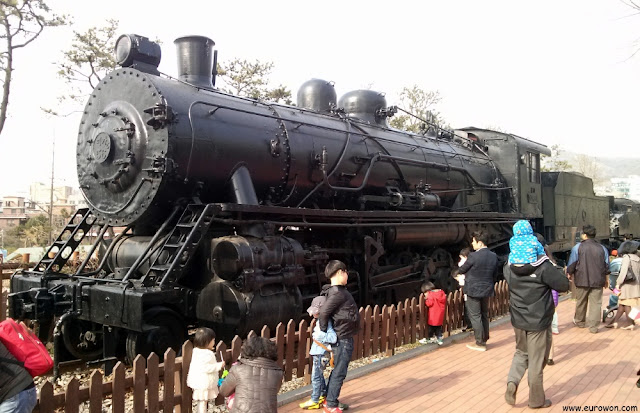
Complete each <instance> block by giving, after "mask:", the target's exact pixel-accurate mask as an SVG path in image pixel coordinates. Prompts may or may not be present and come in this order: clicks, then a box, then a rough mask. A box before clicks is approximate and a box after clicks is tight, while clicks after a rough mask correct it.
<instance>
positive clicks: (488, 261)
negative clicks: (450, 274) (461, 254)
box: [458, 248, 498, 298]
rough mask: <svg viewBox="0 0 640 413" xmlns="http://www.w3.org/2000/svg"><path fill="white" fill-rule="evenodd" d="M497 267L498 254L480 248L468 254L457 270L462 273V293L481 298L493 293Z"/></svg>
mask: <svg viewBox="0 0 640 413" xmlns="http://www.w3.org/2000/svg"><path fill="white" fill-rule="evenodd" d="M497 267H498V256H497V255H496V254H495V253H494V252H492V251H489V248H481V249H479V250H478V251H475V252H472V253H471V254H469V258H467V261H466V262H465V263H464V264H462V267H460V269H459V270H458V272H459V273H460V274H464V275H465V278H464V293H465V294H467V295H468V296H469V297H475V298H482V297H491V296H493V295H494V286H493V284H494V276H495V274H496V269H497Z"/></svg>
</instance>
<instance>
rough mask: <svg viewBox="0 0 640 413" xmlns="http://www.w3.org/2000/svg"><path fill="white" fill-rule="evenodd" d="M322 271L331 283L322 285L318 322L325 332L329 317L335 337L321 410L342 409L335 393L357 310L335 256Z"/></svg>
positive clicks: (347, 357) (343, 267)
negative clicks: (323, 298)
mask: <svg viewBox="0 0 640 413" xmlns="http://www.w3.org/2000/svg"><path fill="white" fill-rule="evenodd" d="M324 274H325V276H326V277H327V279H329V280H330V281H331V285H325V286H324V287H322V295H326V296H327V301H325V303H324V304H323V305H322V307H320V313H319V315H318V323H319V324H320V330H321V331H323V332H327V329H328V328H329V320H330V319H331V320H332V321H333V329H334V330H335V332H336V335H337V336H338V341H337V342H336V344H334V345H333V359H334V368H333V371H331V375H330V376H329V380H328V382H327V399H326V400H325V402H324V404H323V410H324V412H325V413H342V412H343V411H344V410H347V409H348V408H349V406H348V405H346V404H343V403H340V402H339V401H338V396H340V390H341V389H342V383H343V382H344V379H345V378H346V377H347V369H348V367H349V361H350V360H351V354H352V353H353V336H354V335H356V334H358V330H359V329H360V313H359V312H358V306H357V305H356V302H355V300H354V299H353V296H352V295H351V293H350V292H349V290H347V287H346V285H347V280H348V279H349V273H348V272H347V266H346V265H345V264H344V263H343V262H342V261H338V260H333V261H330V262H329V263H328V264H327V266H326V267H325V270H324Z"/></svg>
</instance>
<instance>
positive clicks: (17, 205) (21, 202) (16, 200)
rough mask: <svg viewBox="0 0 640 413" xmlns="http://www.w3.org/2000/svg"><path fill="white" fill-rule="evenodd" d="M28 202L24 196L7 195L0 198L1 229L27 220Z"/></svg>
mask: <svg viewBox="0 0 640 413" xmlns="http://www.w3.org/2000/svg"><path fill="white" fill-rule="evenodd" d="M27 205H28V204H27V202H26V201H25V198H24V197H23V196H5V197H4V198H2V199H1V200H0V229H3V230H5V229H9V228H13V227H16V226H18V225H20V223H22V222H26V220H27Z"/></svg>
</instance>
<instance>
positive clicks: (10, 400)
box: [0, 341, 38, 413]
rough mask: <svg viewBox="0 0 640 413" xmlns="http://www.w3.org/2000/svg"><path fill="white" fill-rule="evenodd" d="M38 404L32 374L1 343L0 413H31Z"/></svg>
mask: <svg viewBox="0 0 640 413" xmlns="http://www.w3.org/2000/svg"><path fill="white" fill-rule="evenodd" d="M37 402H38V393H37V391H36V386H35V384H34V383H33V378H32V377H31V374H29V372H28V371H27V370H26V369H25V368H24V366H23V364H22V363H21V362H19V361H18V360H16V358H15V357H14V356H13V354H11V353H10V352H9V350H7V348H6V347H5V346H4V344H2V342H1V341H0V413H31V412H32V411H33V408H34V407H36V403H37Z"/></svg>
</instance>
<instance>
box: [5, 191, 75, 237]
mask: <svg viewBox="0 0 640 413" xmlns="http://www.w3.org/2000/svg"><path fill="white" fill-rule="evenodd" d="M50 203H51V186H50V185H45V184H43V183H41V182H36V183H33V184H31V186H30V187H29V197H25V196H5V197H4V198H1V199H0V229H9V228H12V227H15V226H18V225H20V223H22V222H26V221H27V220H28V219H29V218H32V217H34V216H37V215H42V214H45V215H48V214H49V205H50ZM84 206H86V203H85V200H84V197H83V196H82V193H81V192H80V191H79V190H78V189H77V188H73V187H71V186H54V187H53V216H52V218H53V225H54V227H56V226H62V225H64V224H66V223H67V220H68V218H69V216H71V215H73V213H74V212H75V211H76V210H77V209H78V208H82V207H84Z"/></svg>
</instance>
